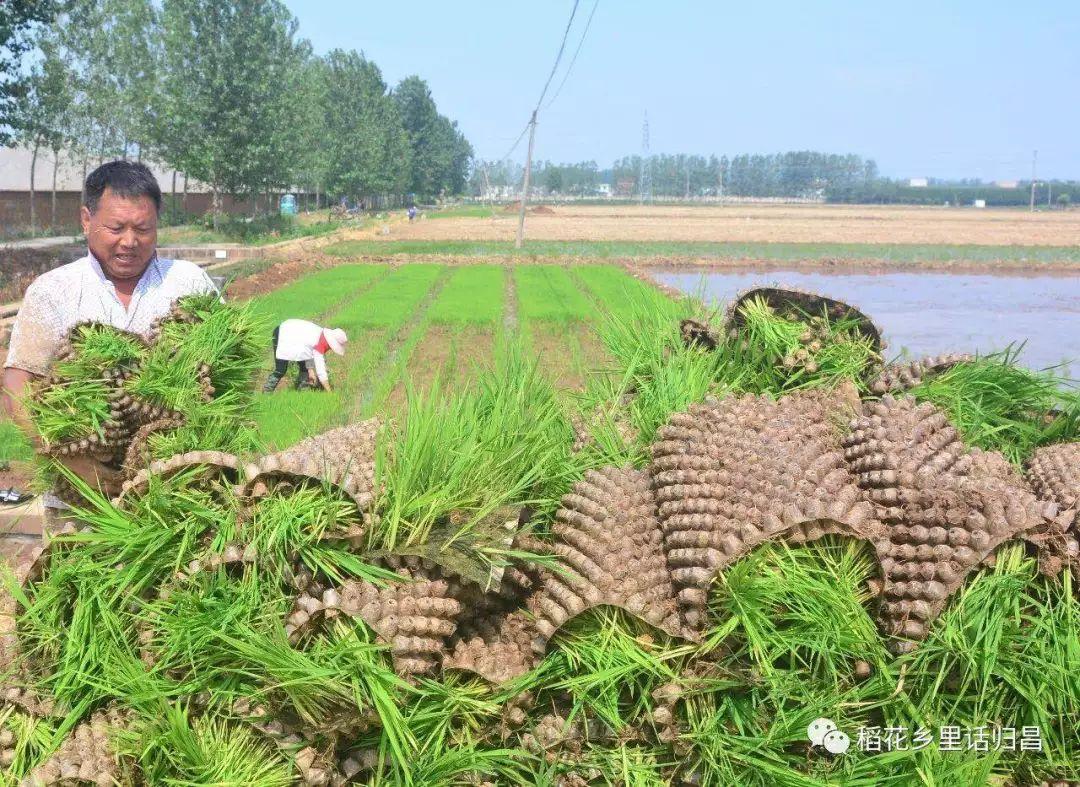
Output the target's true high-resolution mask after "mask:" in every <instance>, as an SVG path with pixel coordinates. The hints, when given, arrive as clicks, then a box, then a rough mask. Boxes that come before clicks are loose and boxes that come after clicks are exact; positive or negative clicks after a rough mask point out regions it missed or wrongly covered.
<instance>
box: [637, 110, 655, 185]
mask: <svg viewBox="0 0 1080 787" xmlns="http://www.w3.org/2000/svg"><path fill="white" fill-rule="evenodd" d="M638 180H639V183H638V188H639V189H640V192H639V196H640V198H641V204H642V205H644V204H645V203H646V202H652V160H651V158H650V155H649V111H648V110H645V122H644V124H642V126H641V172H640V174H639V176H638Z"/></svg>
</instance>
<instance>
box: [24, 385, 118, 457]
mask: <svg viewBox="0 0 1080 787" xmlns="http://www.w3.org/2000/svg"><path fill="white" fill-rule="evenodd" d="M26 404H27V410H28V411H29V413H30V417H31V419H32V420H33V422H34V428H35V429H36V430H37V433H38V436H39V437H40V438H41V440H42V442H43V443H44V444H45V446H46V447H50V446H54V445H59V444H61V443H66V442H68V441H72V440H80V439H82V438H84V437H90V436H91V435H104V427H105V423H106V421H108V420H109V418H110V414H109V411H110V403H109V387H108V386H107V385H106V384H105V382H104V381H102V380H91V379H83V380H72V381H69V382H57V383H54V384H52V385H49V386H47V387H43V388H41V389H40V390H39V391H38V392H37V394H36V395H35V396H33V397H31V398H29V399H28V400H27V403H26Z"/></svg>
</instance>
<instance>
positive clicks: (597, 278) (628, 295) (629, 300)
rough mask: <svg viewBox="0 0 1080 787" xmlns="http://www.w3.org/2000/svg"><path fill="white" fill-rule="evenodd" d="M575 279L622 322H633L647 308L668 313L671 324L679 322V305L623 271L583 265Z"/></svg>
mask: <svg viewBox="0 0 1080 787" xmlns="http://www.w3.org/2000/svg"><path fill="white" fill-rule="evenodd" d="M573 275H574V276H575V277H576V278H578V279H579V280H581V281H582V282H583V283H584V284H585V287H586V288H587V289H588V291H589V292H590V293H591V294H592V296H593V298H595V299H596V301H597V302H599V303H600V305H601V307H602V308H603V310H604V311H605V312H607V313H610V314H616V315H618V316H620V317H621V318H623V319H627V318H632V317H633V316H634V315H635V314H637V313H639V312H640V311H641V305H642V304H647V305H648V306H650V307H653V308H655V309H657V310H659V311H661V312H667V314H668V317H669V320H670V321H672V322H677V321H678V315H679V313H680V311H681V304H680V303H679V301H676V300H672V299H671V298H669V297H668V296H666V295H665V294H664V293H662V292H660V290H658V289H657V288H656V287H653V286H650V285H648V284H646V283H645V282H642V281H639V280H638V279H635V278H634V277H633V276H631V275H630V274H629V273H627V271H626V270H625V269H623V268H619V267H616V266H614V265H580V266H577V267H575V268H573Z"/></svg>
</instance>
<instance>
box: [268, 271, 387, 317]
mask: <svg viewBox="0 0 1080 787" xmlns="http://www.w3.org/2000/svg"><path fill="white" fill-rule="evenodd" d="M386 270H387V266H385V265H338V266H337V267H334V268H327V269H326V270H321V271H317V272H315V273H312V274H311V275H309V276H305V277H304V278H302V279H300V280H299V281H295V282H293V283H292V284H289V285H287V286H285V287H282V288H281V289H279V290H274V291H273V292H270V293H267V294H266V295H263V296H261V297H259V298H256V299H255V300H254V304H255V307H254V308H255V313H256V314H258V315H259V316H261V317H264V318H265V319H266V320H267V321H268V322H269V323H270V324H272V325H277V324H278V323H280V322H281V321H282V320H287V319H289V318H290V317H297V318H301V319H312V318H314V317H317V316H318V315H320V314H324V313H326V312H328V311H330V310H331V309H333V308H334V307H336V306H338V305H339V304H341V303H342V302H343V301H345V300H346V299H348V298H349V297H350V296H351V295H353V294H355V292H356V291H357V290H358V289H360V288H361V287H366V286H367V285H368V284H370V283H371V282H373V281H375V280H376V279H377V278H379V277H380V276H382V275H383V274H384V273H386Z"/></svg>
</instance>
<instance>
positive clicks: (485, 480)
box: [371, 347, 573, 551]
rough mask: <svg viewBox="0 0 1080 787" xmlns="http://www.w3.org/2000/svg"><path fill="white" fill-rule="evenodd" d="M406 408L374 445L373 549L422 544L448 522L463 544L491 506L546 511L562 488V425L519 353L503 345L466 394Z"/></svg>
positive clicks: (540, 380)
mask: <svg viewBox="0 0 1080 787" xmlns="http://www.w3.org/2000/svg"><path fill="white" fill-rule="evenodd" d="M437 388H438V387H437V386H435V387H434V390H437ZM405 409H406V411H405V416H404V418H403V420H402V422H401V424H400V427H398V428H396V429H388V430H386V431H385V432H384V434H383V436H382V437H381V439H380V441H379V450H378V452H377V457H376V479H377V482H376V486H377V487H378V488H379V489H380V490H381V492H382V496H381V499H380V501H379V502H378V506H377V507H378V509H379V511H380V514H381V519H380V524H379V527H378V528H377V529H376V530H373V531H372V541H371V547H372V548H382V549H389V550H391V551H392V550H394V549H395V548H397V547H398V546H415V545H417V544H424V543H428V542H429V540H430V536H431V534H432V532H433V530H435V529H436V527H437V526H439V525H447V524H448V525H450V526H451V527H452V537H451V539H450V540H451V541H454V542H461V541H464V542H468V541H469V540H470V538H469V536H470V534H471V535H476V533H475V532H473V531H474V528H475V526H476V525H477V524H478V523H480V522H481V521H482V520H484V519H485V517H488V516H489V515H491V514H492V513H493V512H495V511H496V510H497V509H500V508H502V507H503V506H507V505H533V506H535V507H537V508H538V509H539V510H541V511H548V512H550V511H553V510H554V508H555V507H556V505H557V501H558V499H559V497H560V496H561V494H562V493H563V491H564V490H565V489H568V488H569V485H570V483H571V478H572V477H573V466H572V464H571V463H570V461H569V448H570V436H571V432H570V426H569V423H568V421H567V419H566V416H565V414H564V412H563V410H562V406H561V403H560V402H559V400H558V398H557V396H556V394H555V391H554V389H553V388H552V387H551V385H550V383H549V382H547V380H546V379H545V378H544V377H543V375H542V374H541V373H540V372H539V369H538V367H537V364H536V362H535V361H527V360H525V358H524V354H523V353H522V351H521V350H520V348H513V347H511V348H509V349H507V351H506V352H505V354H504V355H503V356H502V357H501V358H500V359H498V360H497V361H496V365H495V366H494V368H493V369H492V370H490V371H489V372H486V373H483V374H481V376H480V378H479V379H478V380H477V383H476V385H475V386H474V387H473V388H470V389H467V390H465V391H462V392H459V393H453V394H450V395H448V396H445V397H439V396H437V395H436V394H423V393H419V392H416V391H410V392H409V395H408V399H407V403H406V408H405ZM451 514H453V517H451ZM500 538H501V536H500ZM490 546H491V547H494V546H495V544H491V545H490Z"/></svg>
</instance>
